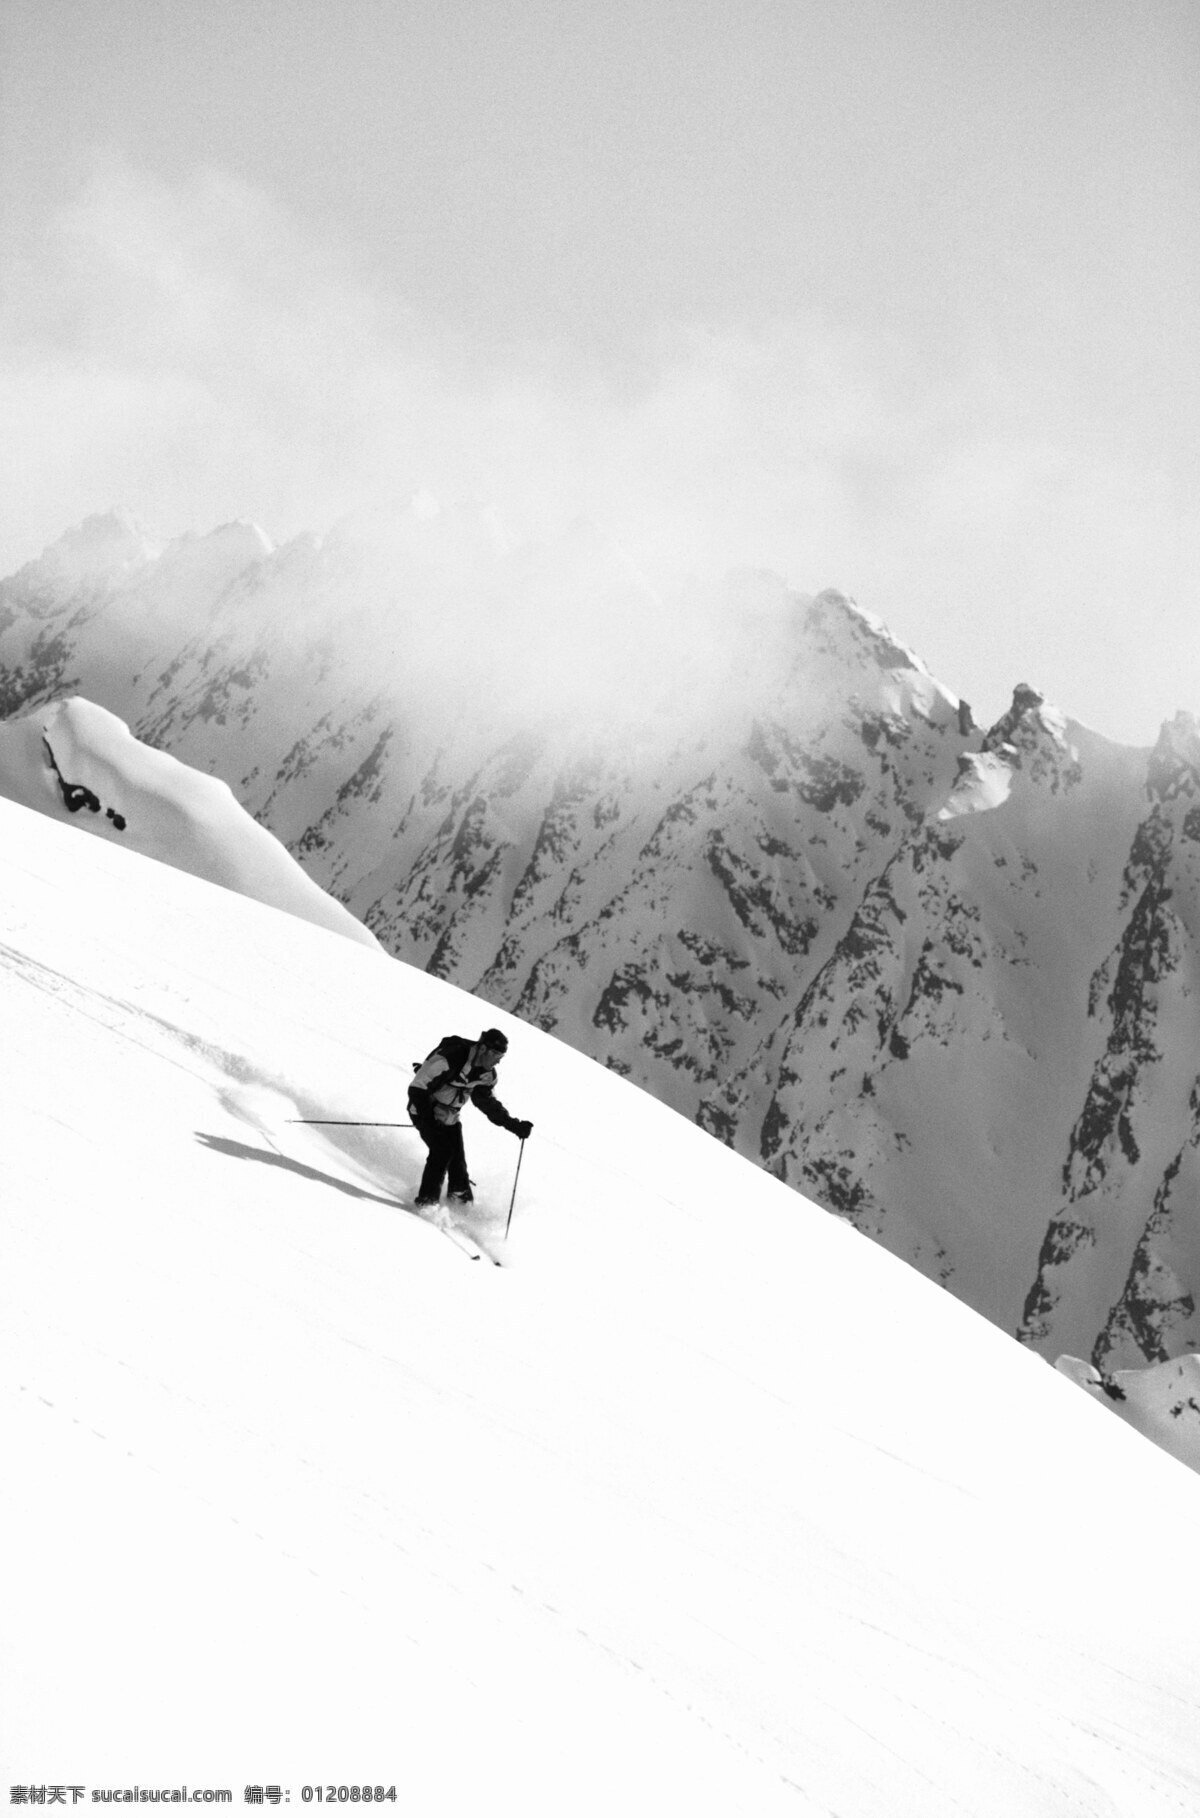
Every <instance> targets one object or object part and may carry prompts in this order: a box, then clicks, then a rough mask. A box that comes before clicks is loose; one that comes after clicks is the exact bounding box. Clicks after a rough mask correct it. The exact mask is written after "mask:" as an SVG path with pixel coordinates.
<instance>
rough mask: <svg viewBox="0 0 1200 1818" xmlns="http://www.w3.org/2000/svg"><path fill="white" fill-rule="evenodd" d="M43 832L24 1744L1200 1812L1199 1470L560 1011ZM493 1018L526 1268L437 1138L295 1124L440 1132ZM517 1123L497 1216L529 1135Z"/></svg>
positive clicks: (17, 852)
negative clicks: (505, 1004) (476, 1252)
mask: <svg viewBox="0 0 1200 1818" xmlns="http://www.w3.org/2000/svg"><path fill="white" fill-rule="evenodd" d="M0 828H2V832H3V838H4V849H5V853H6V860H7V871H6V879H7V889H6V891H5V893H4V897H3V901H2V902H0V994H2V996H3V1011H2V1014H3V1017H4V1026H5V1042H4V1044H3V1050H2V1052H0V1102H3V1104H4V1107H5V1122H6V1143H5V1154H4V1161H3V1167H4V1176H3V1183H4V1184H3V1203H2V1206H0V1230H2V1231H3V1242H4V1250H5V1254H4V1257H3V1288H2V1289H0V1293H2V1295H3V1305H2V1307H0V1318H2V1337H0V1344H2V1346H3V1355H4V1384H5V1401H4V1407H5V1414H4V1426H3V1433H2V1440H3V1446H4V1458H5V1470H4V1482H3V1490H2V1491H0V1495H2V1497H3V1504H4V1532H5V1534H6V1539H7V1551H8V1555H9V1558H10V1561H12V1562H13V1563H14V1566H15V1567H16V1568H17V1569H14V1570H13V1571H12V1572H10V1574H9V1575H8V1582H7V1585H6V1590H5V1593H4V1604H5V1609H4V1630H5V1636H6V1640H5V1646H4V1650H3V1664H2V1666H0V1773H2V1774H5V1775H7V1777H8V1783H9V1784H10V1785H11V1784H17V1783H46V1782H55V1783H70V1782H72V1781H74V1782H78V1783H83V1784H87V1785H91V1786H99V1785H121V1786H124V1785H130V1786H132V1785H134V1784H140V1785H151V1784H179V1783H182V1782H184V1781H187V1783H188V1784H189V1785H190V1786H202V1785H222V1784H224V1785H229V1786H231V1787H232V1788H233V1789H234V1791H235V1798H240V1791H239V1789H240V1788H241V1787H242V1786H243V1785H244V1784H246V1783H247V1782H257V1783H259V1784H263V1783H268V1782H275V1783H278V1784H281V1785H283V1786H287V1787H290V1789H291V1795H292V1802H293V1803H295V1802H296V1801H297V1800H298V1799H299V1787H300V1786H301V1784H303V1783H310V1784H316V1783H318V1782H321V1781H328V1780H333V1781H340V1782H354V1783H358V1784H363V1783H367V1782H369V1783H372V1784H374V1783H377V1782H382V1783H383V1784H385V1785H389V1784H395V1785H396V1787H397V1791H398V1795H399V1800H398V1805H397V1809H400V1806H402V1805H404V1806H407V1807H408V1808H409V1809H412V1810H419V1811H421V1812H422V1813H432V1814H446V1815H447V1818H448V1815H450V1814H458V1813H461V1812H464V1811H467V1810H471V1809H474V1808H475V1806H476V1805H479V1804H484V1803H486V1808H487V1809H489V1810H490V1809H495V1808H496V1807H497V1806H498V1805H499V1806H501V1807H502V1808H504V1809H508V1808H509V1807H512V1808H513V1809H516V1808H518V1807H519V1808H520V1809H521V1810H522V1811H524V1812H527V1813H535V1814H542V1813H545V1814H549V1813H551V1812H555V1813H559V1812H565V1811H569V1812H571V1813H591V1812H595V1813H600V1812H612V1811H618V1810H619V1811H625V1812H633V1813H642V1812H645V1813H651V1812H655V1813H657V1812H662V1811H671V1810H689V1811H693V1810H694V1811H698V1812H713V1813H721V1814H726V1813H746V1814H754V1815H756V1818H757V1814H770V1813H773V1812H780V1813H790V1814H796V1813H799V1814H803V1815H807V1814H831V1813H836V1814H838V1818H907V1815H911V1818H951V1814H954V1815H955V1818H961V1814H963V1813H968V1814H972V1815H975V1814H978V1815H979V1818H1002V1815H1003V1818H1030V1815H1032V1818H1068V1815H1069V1818H1141V1815H1142V1814H1145V1815H1147V1818H1166V1815H1168V1814H1172V1815H1174V1814H1180V1813H1191V1812H1194V1811H1195V1810H1197V1809H1200V1722H1198V1721H1197V1718H1198V1716H1200V1592H1197V1590H1196V1588H1195V1585H1194V1574H1193V1573H1192V1571H1191V1567H1190V1558H1191V1551H1192V1548H1193V1546H1194V1534H1195V1528H1196V1520H1197V1515H1198V1514H1200V1483H1198V1482H1197V1479H1196V1478H1195V1477H1194V1476H1193V1475H1191V1474H1189V1473H1188V1472H1186V1471H1185V1470H1184V1469H1183V1468H1182V1467H1180V1466H1179V1465H1177V1464H1176V1463H1175V1462H1174V1461H1172V1460H1170V1459H1168V1458H1166V1457H1165V1456H1164V1455H1163V1454H1161V1453H1160V1452H1158V1451H1157V1450H1155V1449H1154V1448H1153V1447H1152V1446H1150V1445H1149V1444H1148V1443H1146V1442H1145V1441H1144V1440H1142V1439H1140V1438H1139V1437H1138V1436H1137V1435H1135V1434H1134V1433H1132V1432H1130V1431H1129V1430H1128V1429H1126V1428H1125V1427H1124V1426H1122V1425H1121V1424H1120V1423H1119V1422H1117V1421H1115V1420H1113V1419H1112V1418H1111V1416H1109V1415H1108V1414H1107V1412H1106V1411H1105V1410H1104V1409H1102V1408H1099V1407H1097V1406H1096V1405H1094V1404H1093V1402H1092V1401H1091V1400H1090V1399H1088V1398H1087V1397H1085V1396H1083V1395H1081V1394H1079V1392H1078V1391H1077V1390H1075V1389H1074V1388H1073V1387H1072V1386H1071V1385H1070V1384H1068V1383H1067V1382H1065V1381H1064V1380H1063V1379H1062V1378H1061V1377H1060V1376H1058V1375H1057V1374H1056V1373H1055V1372H1054V1371H1052V1370H1050V1369H1048V1368H1047V1367H1046V1366H1045V1365H1044V1364H1042V1363H1041V1362H1040V1361H1039V1360H1037V1359H1035V1358H1033V1357H1031V1356H1030V1355H1029V1354H1027V1353H1025V1352H1022V1351H1021V1350H1020V1349H1019V1348H1018V1347H1017V1346H1015V1345H1014V1344H1013V1343H1012V1342H1011V1341H1010V1340H1007V1339H1005V1338H1004V1337H1003V1336H1002V1335H1001V1334H1000V1333H998V1332H997V1331H995V1330H994V1329H993V1328H991V1327H990V1326H988V1325H986V1324H985V1323H984V1322H983V1321H982V1320H981V1319H979V1318H978V1317H977V1316H975V1315H974V1314H972V1313H971V1312H969V1311H968V1310H967V1309H966V1308H965V1307H963V1306H961V1305H960V1304H959V1303H957V1302H955V1301H953V1300H951V1299H950V1297H949V1296H947V1295H945V1294H944V1293H942V1292H941V1291H940V1290H938V1289H937V1288H935V1287H933V1286H932V1285H931V1284H929V1283H928V1282H926V1281H925V1280H924V1279H923V1278H921V1277H920V1276H918V1275H917V1274H915V1273H914V1272H913V1271H911V1270H909V1269H908V1268H906V1267H905V1266H904V1265H902V1264H900V1263H898V1262H897V1261H895V1259H893V1258H891V1257H889V1256H887V1255H886V1254H885V1253H884V1252H882V1251H881V1250H879V1249H878V1248H877V1247H875V1246H873V1245H871V1244H869V1243H868V1242H867V1241H866V1240H864V1239H862V1238H860V1237H859V1236H858V1235H857V1234H855V1233H854V1232H852V1231H850V1230H848V1229H847V1228H846V1227H845V1226H844V1225H843V1224H841V1223H839V1222H838V1221H835V1220H832V1219H830V1218H828V1217H826V1216H825V1215H824V1214H821V1213H819V1212H817V1211H816V1210H815V1208H811V1207H808V1206H807V1205H806V1204H805V1202H803V1201H802V1200H800V1199H798V1198H797V1196H795V1195H794V1194H792V1193H791V1192H789V1191H788V1190H787V1189H785V1188H783V1187H782V1186H780V1185H779V1184H778V1183H776V1182H774V1181H772V1180H770V1179H769V1178H768V1177H766V1176H765V1175H763V1174H762V1173H761V1172H760V1171H759V1170H756V1169H755V1168H753V1167H752V1166H751V1165H750V1164H748V1163H744V1162H742V1161H740V1160H739V1159H738V1158H737V1157H735V1156H733V1155H732V1154H730V1153H729V1152H728V1151H726V1150H724V1149H723V1148H721V1147H720V1145H718V1144H716V1143H715V1142H713V1141H712V1140H711V1139H710V1138H708V1137H706V1136H704V1135H703V1134H702V1133H701V1132H700V1131H698V1130H696V1129H694V1128H693V1127H692V1126H691V1125H690V1124H688V1123H687V1122H686V1121H685V1120H684V1119H682V1118H680V1117H677V1116H675V1115H674V1114H673V1113H671V1112H669V1111H666V1110H664V1109H663V1108H662V1107H661V1106H660V1105H658V1104H657V1103H655V1102H654V1101H653V1100H651V1099H650V1098H649V1097H648V1096H646V1095H645V1094H643V1093H640V1092H638V1091H637V1090H636V1089H635V1088H632V1087H630V1086H628V1085H627V1084H625V1083H624V1082H623V1081H621V1080H620V1079H618V1078H616V1077H615V1076H613V1075H610V1074H607V1073H605V1072H604V1071H603V1070H602V1069H599V1068H597V1067H595V1066H593V1065H592V1064H591V1063H589V1062H587V1061H586V1060H584V1059H582V1058H581V1057H580V1056H578V1055H576V1054H574V1053H572V1052H570V1051H568V1050H565V1049H564V1048H562V1047H561V1046H560V1045H559V1044H557V1043H555V1042H553V1041H552V1040H551V1039H550V1038H548V1037H546V1036H543V1035H541V1034H539V1033H538V1032H536V1031H532V1030H528V1029H525V1028H523V1027H522V1026H521V1025H520V1024H518V1023H516V1022H515V1021H514V1020H513V1019H512V1018H503V1017H501V1016H500V1014H499V1013H497V1012H495V1011H494V1010H491V1009H490V1008H487V1007H485V1006H483V1005H481V1004H479V1003H477V1002H475V1001H473V1000H471V999H470V998H468V997H467V996H466V995H465V994H463V993H461V992H458V991H455V990H454V989H453V988H451V987H449V986H447V985H445V984H443V983H441V982H439V981H437V980H434V979H431V978H428V977H426V976H425V975H423V974H420V973H415V972H412V971H410V970H409V969H407V968H405V967H403V966H400V965H399V964H397V963H395V962H391V961H388V960H385V959H383V958H382V957H380V956H377V955H375V954H373V953H371V952H370V951H369V950H367V949H365V948H358V947H356V946H354V945H352V944H351V943H349V942H346V941H344V940H341V939H339V938H338V937H337V936H334V935H332V934H328V933H324V932H322V931H320V930H317V929H314V928H312V927H309V926H307V925H306V924H303V923H300V922H298V921H295V920H294V919H289V918H286V917H283V916H281V915H279V914H277V913H276V912H274V911H271V910H269V909H266V908H264V907H262V906H261V905H258V904H254V903H250V902H246V901H243V900H242V899H240V898H237V897H235V896H233V895H231V894H230V893H228V892H225V891H220V890H217V889H215V888H213V887H211V886H207V885H205V884H203V883H200V882H198V881H197V880H195V879H192V878H189V877H187V876H185V875H184V874H182V873H180V872H175V871H171V870H169V869H167V868H165V867H163V866H160V865H157V864H155V863H153V862H152V861H151V860H148V859H144V858H140V857H138V856H137V855H136V854H129V853H126V852H123V851H121V850H119V849H118V848H115V847H113V846H110V845H107V844H105V843H102V842H99V841H81V840H79V839H78V838H77V836H76V835H75V834H74V833H73V832H72V831H71V830H70V829H69V828H65V827H61V826H59V825H57V824H56V823H54V822H52V821H50V820H48V819H45V818H41V819H39V818H38V817H36V816H34V815H32V814H30V813H28V812H27V811H26V810H23V809H21V808H19V807H16V806H13V805H10V804H7V803H2V802H0ZM492 1021H500V1022H501V1026H504V1027H506V1028H507V1030H508V1032H509V1035H510V1039H511V1041H512V1048H511V1051H510V1055H509V1057H508V1060H507V1061H506V1063H505V1068H504V1071H503V1074H502V1080H501V1095H502V1097H503V1098H504V1100H505V1102H506V1103H508V1104H509V1105H510V1106H511V1107H512V1108H513V1109H514V1110H515V1111H516V1112H517V1113H518V1114H519V1115H528V1116H531V1117H532V1118H533V1119H534V1121H535V1124H536V1126H537V1127H536V1129H535V1134H534V1137H533V1139H532V1141H531V1142H530V1143H529V1145H528V1148H527V1152H526V1157H525V1161H524V1164H523V1168H522V1173H521V1179H520V1188H519V1193H518V1199H517V1206H516V1211H515V1214H514V1221H513V1236H512V1243H511V1246H510V1250H511V1261H512V1263H513V1265H514V1266H513V1267H512V1268H511V1269H508V1270H503V1271H498V1270H492V1269H481V1268H478V1267H473V1266H471V1265H470V1264H468V1263H467V1262H466V1261H465V1259H464V1258H463V1257H462V1256H461V1255H458V1254H456V1252H455V1251H454V1250H453V1249H452V1247H451V1246H450V1245H449V1244H447V1243H445V1242H444V1241H443V1240H442V1239H441V1238H440V1237H439V1236H438V1235H437V1234H436V1233H435V1232H433V1231H430V1230H428V1229H422V1228H421V1221H419V1220H417V1219H415V1218H413V1217H411V1216H409V1215H407V1214H402V1211H401V1208H400V1207H399V1205H398V1204H397V1202H398V1201H399V1200H401V1199H402V1198H404V1197H405V1196H406V1194H410V1193H411V1191H412V1188H413V1186H414V1185H415V1180H416V1177H417V1174H418V1172H419V1167H420V1162H421V1159H422V1157H421V1153H420V1148H419V1144H418V1143H417V1142H416V1139H415V1138H414V1136H413V1134H412V1133H411V1132H409V1131H404V1130H359V1131H350V1130H343V1131H329V1132H321V1133H320V1134H317V1133H315V1132H313V1131H311V1130H304V1131H301V1130H300V1129H298V1128H295V1127H288V1126H287V1125H286V1124H285V1122H284V1120H285V1119H286V1118H287V1117H290V1116H328V1117H349V1116H354V1115H356V1114H357V1115H363V1116H371V1117H375V1118H387V1117H388V1116H389V1115H390V1116H392V1117H393V1118H395V1119H397V1120H400V1119H402V1118H403V1117H404V1112H403V1109H402V1106H403V1097H404V1089H405V1086H406V1083H407V1078H408V1060H409V1058H410V1056H411V1055H412V1054H415V1053H418V1052H423V1051H425V1049H427V1048H428V1047H429V1046H431V1045H432V1044H433V1042H434V1041H435V1040H436V1039H437V1038H438V1037H439V1036H440V1035H441V1034H442V1033H445V1032H447V1031H448V1030H449V1029H451V1028H456V1029H457V1028H461V1029H463V1030H464V1031H465V1032H467V1033H472V1032H474V1030H475V1029H476V1028H478V1027H482V1026H484V1024H485V1023H486V1022H492ZM468 1115H469V1116H472V1122H471V1125H470V1132H469V1150H470V1154H471V1158H472V1168H473V1172H474V1173H475V1175H476V1178H477V1181H478V1183H479V1189H480V1196H481V1202H482V1207H483V1210H482V1212H481V1213H480V1223H479V1229H480V1232H481V1235H483V1237H484V1239H485V1241H486V1240H487V1236H488V1234H489V1233H494V1232H495V1229H496V1227H497V1225H498V1224H499V1226H500V1228H502V1221H503V1217H504V1214H505V1212H506V1209H507V1203H508V1192H509V1189H510V1187H511V1183H512V1171H513V1168H514V1166H515V1162H516V1154H517V1149H516V1145H515V1144H514V1143H513V1142H512V1140H511V1138H508V1137H507V1136H506V1135H505V1134H504V1133H502V1132H498V1131H495V1130H493V1129H492V1128H491V1127H490V1126H488V1125H486V1124H485V1123H484V1122H483V1120H482V1119H478V1118H474V1117H473V1115H472V1114H470V1113H469V1114H468ZM272 1144H274V1145H276V1146H277V1147H276V1150H275V1151H274V1152H273V1151H272V1149H271V1147H270V1145H272ZM272 1153H274V1159H272ZM735 1214H736V1218H735Z"/></svg>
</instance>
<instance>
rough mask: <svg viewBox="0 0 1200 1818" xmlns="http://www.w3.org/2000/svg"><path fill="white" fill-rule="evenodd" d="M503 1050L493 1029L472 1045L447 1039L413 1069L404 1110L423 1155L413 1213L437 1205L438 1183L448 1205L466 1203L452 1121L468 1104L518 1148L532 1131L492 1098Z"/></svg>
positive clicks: (503, 1041) (459, 1139) (458, 1134)
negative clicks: (425, 1153)
mask: <svg viewBox="0 0 1200 1818" xmlns="http://www.w3.org/2000/svg"><path fill="white" fill-rule="evenodd" d="M507 1050H508V1037H507V1036H506V1035H504V1034H502V1033H501V1031H500V1030H499V1029H485V1030H484V1031H483V1034H482V1035H481V1036H480V1037H479V1040H478V1041H476V1042H473V1041H471V1040H469V1038H468V1037H467V1036H465V1035H447V1036H444V1037H443V1038H442V1040H441V1041H440V1042H439V1043H438V1045H437V1047H436V1048H435V1049H434V1050H433V1053H432V1054H429V1055H427V1056H426V1057H425V1059H424V1060H423V1061H422V1062H420V1064H419V1065H418V1066H417V1070H416V1072H415V1073H414V1074H413V1080H412V1084H411V1085H410V1087H409V1088H408V1109H409V1115H410V1116H411V1117H412V1121H413V1128H414V1129H415V1130H416V1132H417V1134H418V1135H419V1136H420V1138H421V1141H422V1142H423V1143H424V1144H425V1146H426V1148H427V1149H428V1150H429V1155H428V1158H427V1160H426V1162H425V1172H424V1173H423V1174H422V1176H421V1185H420V1187H419V1188H418V1189H417V1197H416V1201H415V1204H416V1205H417V1206H418V1207H424V1206H436V1205H437V1203H438V1200H439V1199H440V1198H441V1192H442V1182H443V1181H446V1183H447V1186H448V1189H449V1192H448V1198H449V1200H450V1202H451V1204H452V1205H459V1206H469V1205H470V1204H471V1203H472V1200H473V1195H472V1192H471V1181H470V1177H469V1175H468V1174H467V1157H466V1152H465V1150H464V1148H463V1133H462V1126H461V1124H460V1123H459V1121H458V1120H459V1118H460V1116H461V1115H462V1109H463V1106H464V1105H465V1104H466V1102H467V1100H468V1099H470V1100H471V1102H472V1104H474V1105H476V1106H478V1108H479V1110H480V1111H482V1112H483V1115H484V1116H485V1117H486V1118H487V1119H488V1121H489V1123H493V1124H500V1125H501V1126H502V1127H503V1128H504V1129H505V1130H511V1131H512V1133H513V1135H514V1136H519V1137H520V1138H521V1141H522V1142H524V1141H525V1140H526V1138H527V1137H528V1136H530V1135H531V1134H532V1132H533V1125H532V1124H531V1123H529V1122H528V1121H527V1120H526V1119H523V1118H516V1117H510V1116H509V1114H508V1112H507V1111H506V1110H505V1109H504V1106H503V1105H502V1104H501V1103H500V1100H499V1099H498V1098H497V1097H496V1095H495V1090H494V1088H495V1084H496V1068H497V1066H498V1065H499V1063H500V1061H501V1060H502V1059H503V1057H504V1055H505V1054H506V1052H507Z"/></svg>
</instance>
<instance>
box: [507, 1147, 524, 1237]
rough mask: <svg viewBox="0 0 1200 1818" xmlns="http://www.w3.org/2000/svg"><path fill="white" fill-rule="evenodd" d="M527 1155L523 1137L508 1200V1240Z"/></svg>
mask: <svg viewBox="0 0 1200 1818" xmlns="http://www.w3.org/2000/svg"><path fill="white" fill-rule="evenodd" d="M524 1156H525V1138H524V1137H522V1138H521V1147H520V1148H519V1149H518V1150H517V1171H516V1173H515V1174H514V1175H513V1190H512V1198H511V1199H510V1200H509V1202H508V1217H507V1218H506V1219H505V1221H504V1237H505V1241H506V1242H507V1240H508V1227H509V1225H511V1224H512V1215H513V1207H514V1206H515V1205H516V1203H517V1182H518V1181H519V1180H520V1178H521V1162H522V1160H523V1159H524Z"/></svg>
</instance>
